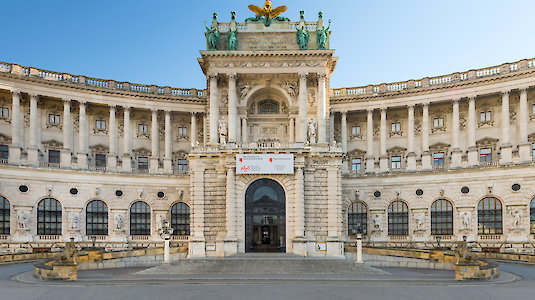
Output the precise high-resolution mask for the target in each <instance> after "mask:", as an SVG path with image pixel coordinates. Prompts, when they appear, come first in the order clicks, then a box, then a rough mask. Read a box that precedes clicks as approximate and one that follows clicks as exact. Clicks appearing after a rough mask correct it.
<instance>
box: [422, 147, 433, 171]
mask: <svg viewBox="0 0 535 300" xmlns="http://www.w3.org/2000/svg"><path fill="white" fill-rule="evenodd" d="M422 170H423V171H432V170H433V167H432V165H431V152H429V151H425V152H424V153H422Z"/></svg>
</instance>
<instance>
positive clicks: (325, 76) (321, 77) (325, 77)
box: [318, 72, 327, 80]
mask: <svg viewBox="0 0 535 300" xmlns="http://www.w3.org/2000/svg"><path fill="white" fill-rule="evenodd" d="M325 79H327V73H326V72H320V73H318V80H325Z"/></svg>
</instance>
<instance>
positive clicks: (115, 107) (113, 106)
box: [108, 104, 117, 110]
mask: <svg viewBox="0 0 535 300" xmlns="http://www.w3.org/2000/svg"><path fill="white" fill-rule="evenodd" d="M108 106H109V107H110V109H113V110H115V109H117V105H115V104H110V105H108Z"/></svg>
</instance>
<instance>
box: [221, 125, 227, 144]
mask: <svg viewBox="0 0 535 300" xmlns="http://www.w3.org/2000/svg"><path fill="white" fill-rule="evenodd" d="M219 142H220V143H221V144H223V145H225V144H226V143H227V122H226V121H225V120H221V121H219Z"/></svg>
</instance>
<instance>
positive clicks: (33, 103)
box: [28, 95, 40, 166]
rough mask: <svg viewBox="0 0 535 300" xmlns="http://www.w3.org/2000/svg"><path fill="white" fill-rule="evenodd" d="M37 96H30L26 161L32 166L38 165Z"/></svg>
mask: <svg viewBox="0 0 535 300" xmlns="http://www.w3.org/2000/svg"><path fill="white" fill-rule="evenodd" d="M38 100H39V96H37V95H30V146H29V147H28V161H29V162H30V165H32V166H38V165H39V144H40V142H38V141H37V139H38V131H37V129H38V126H39V124H38V121H37V117H38V116H37V115H38V113H39V112H38V111H37V101H38Z"/></svg>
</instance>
